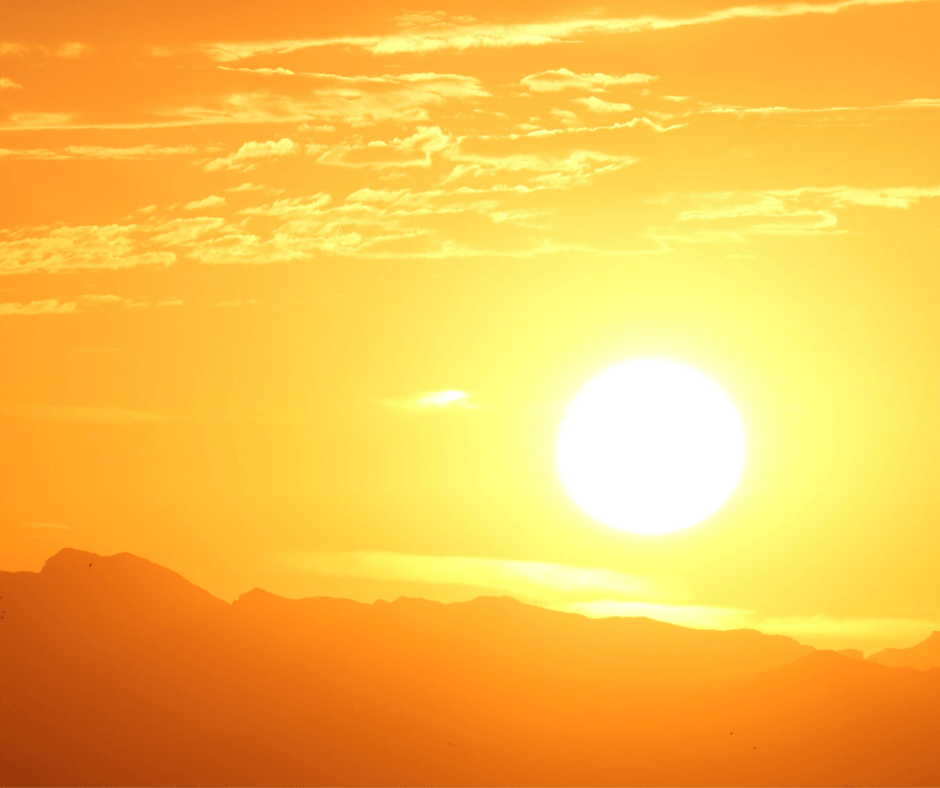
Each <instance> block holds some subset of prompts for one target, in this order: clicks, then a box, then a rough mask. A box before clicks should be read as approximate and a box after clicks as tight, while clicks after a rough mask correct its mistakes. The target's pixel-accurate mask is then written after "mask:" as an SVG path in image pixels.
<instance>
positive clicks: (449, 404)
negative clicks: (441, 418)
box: [384, 389, 477, 412]
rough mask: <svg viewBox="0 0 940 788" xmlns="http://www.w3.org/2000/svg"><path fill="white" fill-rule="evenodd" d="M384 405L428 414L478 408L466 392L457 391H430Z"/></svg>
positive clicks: (387, 402) (387, 401) (386, 402)
mask: <svg viewBox="0 0 940 788" xmlns="http://www.w3.org/2000/svg"><path fill="white" fill-rule="evenodd" d="M384 404H385V405H387V406H388V407H390V408H397V409H401V410H410V411H427V412H434V411H442V410H454V409H467V408H475V407H477V406H476V405H474V404H473V403H472V402H471V401H470V395H469V394H468V393H467V392H466V391H459V390H457V389H444V390H443V391H428V392H425V393H424V394H419V395H418V396H417V397H412V398H411V399H403V400H386V401H385V403H384Z"/></svg>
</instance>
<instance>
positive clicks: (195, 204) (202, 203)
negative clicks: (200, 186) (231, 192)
mask: <svg viewBox="0 0 940 788" xmlns="http://www.w3.org/2000/svg"><path fill="white" fill-rule="evenodd" d="M220 205H225V198H224V197H219V196H218V195H215V194H210V195H209V196H208V197H203V198H202V199H201V200H193V201H192V202H188V203H186V205H184V206H183V208H184V209H185V210H187V211H200V210H202V209H203V208H217V207H218V206H220Z"/></svg>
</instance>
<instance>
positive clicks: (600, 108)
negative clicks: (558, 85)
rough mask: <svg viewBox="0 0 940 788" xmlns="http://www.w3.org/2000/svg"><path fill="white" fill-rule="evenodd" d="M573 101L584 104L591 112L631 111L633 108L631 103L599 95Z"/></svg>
mask: <svg viewBox="0 0 940 788" xmlns="http://www.w3.org/2000/svg"><path fill="white" fill-rule="evenodd" d="M572 101H575V102H577V103H578V104H583V105H584V106H585V107H587V108H588V109H589V110H591V112H630V110H632V109H633V107H631V106H630V105H629V104H617V103H613V102H610V101H604V100H603V99H599V98H598V97H597V96H588V97H587V98H576V99H572Z"/></svg>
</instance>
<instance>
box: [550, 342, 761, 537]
mask: <svg viewBox="0 0 940 788" xmlns="http://www.w3.org/2000/svg"><path fill="white" fill-rule="evenodd" d="M744 456H745V438H744V425H743V424H742V422H741V417H740V416H739V415H738V412H737V409H736V408H735V406H734V403H733V402H732V401H731V398H730V397H728V395H727V394H725V392H724V391H722V389H721V388H720V387H719V386H718V385H717V384H716V383H715V382H714V381H713V380H711V379H710V378H708V377H707V376H705V375H703V374H702V373H701V372H699V371H698V370H695V369H692V368H691V367H687V366H684V365H682V364H678V363H676V362H674V361H668V360H666V359H658V358H641V359H634V360H632V361H627V362H624V363H623V364H619V365H617V366H615V367H612V368H610V369H608V370H606V371H604V372H602V373H600V374H599V375H597V376H596V377H595V378H593V379H592V380H591V381H589V382H588V384H587V385H586V386H585V387H584V388H583V389H582V390H581V391H580V392H579V393H578V395H577V396H576V397H575V399H574V401H573V402H572V403H571V405H570V407H569V408H568V411H567V413H566V414H565V418H564V420H563V421H562V425H561V430H560V432H559V436H558V451H557V458H558V470H559V473H560V474H561V479H562V482H563V483H564V485H565V488H566V489H567V490H568V492H569V493H570V495H571V497H572V498H574V500H575V501H576V502H577V504H578V505H579V506H580V507H581V508H582V509H584V511H585V512H587V513H588V514H589V515H591V516H592V517H594V518H595V519H597V520H599V521H600V522H602V523H606V524H607V525H610V526H612V527H614V528H618V529H620V530H623V531H631V532H633V533H639V534H662V533H668V532H669V531H676V530H679V529H681V528H687V527H689V526H691V525H695V524H696V523H699V522H701V521H702V520H704V519H706V518H707V517H709V516H710V515H712V514H713V513H714V512H716V511H717V510H718V509H719V508H720V507H721V505H722V504H723V503H724V502H725V500H727V498H728V496H729V495H731V493H732V492H733V490H734V488H735V486H736V485H737V483H738V479H739V478H740V477H741V472H742V470H743V468H744Z"/></svg>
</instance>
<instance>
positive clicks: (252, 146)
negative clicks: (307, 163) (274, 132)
mask: <svg viewBox="0 0 940 788" xmlns="http://www.w3.org/2000/svg"><path fill="white" fill-rule="evenodd" d="M299 147H300V146H299V145H298V144H297V143H296V142H294V141H293V140H292V139H290V138H289V137H282V138H281V139H279V140H278V141H277V142H275V141H274V140H268V141H267V142H246V143H245V144H244V145H242V146H241V147H240V148H239V149H238V150H237V151H235V152H234V153H232V154H230V155H229V156H226V157H225V158H222V159H213V160H212V161H210V162H209V163H208V164H206V166H205V167H203V169H204V170H205V171H206V172H215V171H217V170H242V171H248V170H252V169H254V168H255V167H257V166H258V164H259V162H260V161H263V160H264V159H279V158H281V157H283V156H290V155H292V154H294V153H296V152H297V149H298V148H299Z"/></svg>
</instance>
